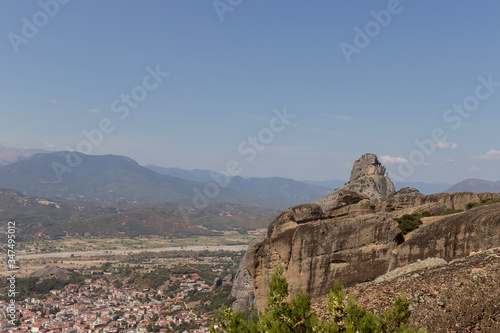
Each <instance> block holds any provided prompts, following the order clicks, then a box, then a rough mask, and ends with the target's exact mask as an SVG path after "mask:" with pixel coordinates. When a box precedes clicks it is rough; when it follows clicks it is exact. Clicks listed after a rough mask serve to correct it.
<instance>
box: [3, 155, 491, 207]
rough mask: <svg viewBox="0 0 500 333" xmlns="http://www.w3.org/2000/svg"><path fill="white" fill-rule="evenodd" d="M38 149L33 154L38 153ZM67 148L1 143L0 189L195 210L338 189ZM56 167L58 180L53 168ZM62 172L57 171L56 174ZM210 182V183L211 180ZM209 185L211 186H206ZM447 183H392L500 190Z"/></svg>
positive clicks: (278, 201) (276, 203)
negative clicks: (76, 156)
mask: <svg viewBox="0 0 500 333" xmlns="http://www.w3.org/2000/svg"><path fill="white" fill-rule="evenodd" d="M37 152H38V153H37ZM68 154H69V153H68V152H47V151H43V150H33V149H26V150H25V149H16V148H8V147H4V146H0V161H3V163H4V164H6V165H2V166H0V188H11V189H14V190H17V191H20V192H22V193H23V194H25V195H29V196H40V197H45V198H58V200H61V199H64V200H70V202H78V201H89V202H94V203H98V204H102V203H104V204H112V203H115V202H119V201H127V202H129V203H132V204H144V203H154V202H156V203H159V202H176V203H182V204H184V205H187V206H188V207H193V206H194V203H196V204H197V207H198V208H199V206H200V205H202V204H207V203H209V202H219V203H232V204H238V205H243V206H245V207H259V208H265V209H275V210H276V209H277V210H282V209H285V208H288V207H291V206H294V205H297V204H301V203H308V202H314V201H316V200H318V199H320V198H322V197H324V196H326V195H327V194H329V193H330V192H331V191H333V190H334V189H336V188H339V187H342V186H343V185H344V184H345V183H346V182H345V181H343V180H339V179H336V180H330V181H303V182H301V181H296V180H293V179H288V178H281V177H267V178H243V177H239V176H237V177H232V178H231V179H230V180H229V181H228V183H227V184H226V183H224V184H222V185H221V186H217V185H215V183H214V178H218V179H225V177H224V176H223V175H222V174H220V173H218V172H214V171H210V170H200V169H194V170H186V169H181V168H164V167H159V166H155V165H148V166H147V167H144V166H141V165H139V164H138V163H137V162H135V161H134V160H132V159H130V158H128V157H125V156H117V155H83V154H80V156H81V157H82V160H81V163H80V164H79V165H78V166H75V165H73V166H71V165H68V156H69V155H68ZM54 163H55V164H56V165H58V166H59V168H61V167H62V169H60V173H62V178H61V179H58V176H57V175H56V172H54ZM61 170H62V172H61ZM210 183H211V184H210ZM207 184H210V185H207ZM452 185H453V184H448V183H439V184H429V183H425V182H396V183H395V186H396V189H400V188H402V187H414V188H417V189H418V190H419V191H420V192H422V193H423V194H432V193H439V192H445V191H446V192H450V191H451V192H455V191H473V192H484V191H492V192H500V189H499V188H498V186H500V183H494V182H488V181H481V180H466V181H464V182H461V183H459V184H456V185H453V186H452Z"/></svg>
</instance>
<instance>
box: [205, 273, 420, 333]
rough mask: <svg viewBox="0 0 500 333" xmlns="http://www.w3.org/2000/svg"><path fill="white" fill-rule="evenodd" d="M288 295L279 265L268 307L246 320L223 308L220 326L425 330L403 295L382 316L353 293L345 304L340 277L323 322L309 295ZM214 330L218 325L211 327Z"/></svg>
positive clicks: (346, 332)
mask: <svg viewBox="0 0 500 333" xmlns="http://www.w3.org/2000/svg"><path fill="white" fill-rule="evenodd" d="M287 299H288V282H287V281H286V279H285V276H284V274H283V267H282V266H281V265H279V266H278V267H277V268H276V270H275V271H274V274H273V276H272V278H271V281H270V282H269V295H268V297H267V308H266V309H265V311H264V313H263V314H261V315H260V316H259V317H258V318H257V319H253V320H251V321H246V320H245V319H244V318H243V315H242V314H241V312H233V311H232V310H231V309H230V308H224V309H223V310H222V311H221V313H220V314H219V317H218V320H219V327H220V329H222V330H224V331H226V332H228V333H264V332H265V333H295V332H297V333H310V332H318V333H320V332H324V333H355V332H359V333H379V332H380V333H382V332H384V333H386V332H387V333H391V332H392V333H424V332H425V330H424V329H419V330H418V331H415V330H414V329H413V328H412V327H410V326H409V323H410V322H411V311H410V310H409V308H408V302H407V301H406V299H404V298H401V297H400V298H398V299H397V300H396V302H395V303H394V307H393V308H391V309H388V310H387V311H385V312H384V314H383V316H382V317H380V316H378V315H376V314H373V313H371V312H369V311H367V310H366V309H365V308H363V307H360V306H359V305H357V304H356V301H355V299H354V297H353V296H351V297H350V298H349V299H348V301H347V306H346V305H345V304H346V301H345V299H346V292H345V289H344V287H343V286H342V285H340V283H338V281H337V282H336V283H335V286H334V290H332V291H331V292H330V295H329V297H328V311H329V312H330V315H331V318H330V319H329V320H325V321H322V322H320V321H319V320H318V317H317V315H316V314H315V313H314V312H313V311H312V310H311V299H310V297H309V295H307V294H305V293H304V292H302V291H301V290H299V292H298V293H297V294H296V295H295V296H293V297H292V298H291V300H290V301H287ZM210 332H212V333H215V332H217V329H215V328H214V327H211V328H210Z"/></svg>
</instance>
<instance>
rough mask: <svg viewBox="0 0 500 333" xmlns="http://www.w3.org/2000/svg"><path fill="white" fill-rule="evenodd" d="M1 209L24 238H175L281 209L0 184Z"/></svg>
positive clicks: (245, 224) (262, 219) (0, 221)
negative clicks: (82, 199) (69, 195)
mask: <svg viewBox="0 0 500 333" xmlns="http://www.w3.org/2000/svg"><path fill="white" fill-rule="evenodd" d="M0 212H1V214H0V227H1V228H3V230H5V228H4V227H5V226H6V225H7V222H8V221H16V228H18V232H17V235H18V236H19V237H20V238H21V239H26V238H30V237H37V238H40V237H42V238H43V237H47V238H57V237H60V236H66V235H78V236H85V235H88V236H126V237H135V236H139V235H159V236H165V237H167V236H168V237H174V238H175V237H186V236H193V235H212V234H214V233H217V232H218V231H224V230H234V229H239V230H251V229H256V228H263V227H267V226H268V225H269V223H270V222H271V221H272V219H273V218H274V216H275V215H276V214H277V213H278V211H276V210H269V209H263V208H255V207H246V206H243V205H238V204H230V203H210V204H209V205H208V206H207V207H205V208H203V209H192V210H191V211H189V212H188V213H187V214H186V212H185V211H183V209H182V208H181V207H180V206H179V205H178V204H175V203H161V204H147V205H142V206H133V205H128V204H126V203H125V202H121V204H119V205H116V204H113V205H106V206H100V205H92V204H87V205H81V204H78V205H74V204H71V203H66V202H59V201H52V200H48V199H45V198H41V197H28V196H25V195H23V194H21V193H20V192H18V191H14V190H10V189H0ZM186 217H187V218H186Z"/></svg>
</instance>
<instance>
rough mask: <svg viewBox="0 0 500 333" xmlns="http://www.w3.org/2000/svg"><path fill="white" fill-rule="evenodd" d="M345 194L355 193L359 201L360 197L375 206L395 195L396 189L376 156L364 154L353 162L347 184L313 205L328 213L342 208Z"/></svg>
mask: <svg viewBox="0 0 500 333" xmlns="http://www.w3.org/2000/svg"><path fill="white" fill-rule="evenodd" d="M346 192H349V193H352V192H356V193H358V195H359V197H360V199H361V196H362V197H365V198H366V199H368V200H369V201H370V202H371V203H374V204H377V203H379V202H382V201H384V200H386V199H388V198H389V197H390V196H392V195H393V194H394V193H396V188H395V187H394V184H393V183H392V181H391V180H390V178H389V176H388V175H386V170H385V167H384V166H383V165H382V164H381V163H380V162H379V160H378V158H377V155H375V154H364V155H363V156H361V157H360V158H359V160H357V161H356V162H354V165H353V167H352V170H351V178H350V179H349V182H348V183H347V184H346V185H345V186H344V187H342V188H340V189H337V190H335V191H333V192H332V193H330V194H329V195H327V196H326V197H324V198H322V199H320V200H318V201H316V202H315V203H316V204H318V205H320V206H321V208H322V209H323V211H324V212H325V213H328V212H330V211H332V210H336V209H338V208H341V207H342V206H343V203H342V200H343V199H342V198H343V197H344V196H345V193H346Z"/></svg>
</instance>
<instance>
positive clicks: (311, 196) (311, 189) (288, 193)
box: [146, 165, 331, 207]
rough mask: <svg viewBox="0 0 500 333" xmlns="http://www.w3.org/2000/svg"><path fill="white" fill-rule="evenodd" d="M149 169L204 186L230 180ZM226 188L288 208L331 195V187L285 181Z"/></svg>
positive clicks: (241, 182) (236, 181)
mask: <svg viewBox="0 0 500 333" xmlns="http://www.w3.org/2000/svg"><path fill="white" fill-rule="evenodd" d="M146 167H147V168H149V169H151V170H154V171H156V172H158V173H160V174H163V175H169V176H173V177H178V178H182V179H186V180H192V181H197V182H202V183H213V182H214V181H215V179H223V180H225V179H226V177H224V175H222V174H221V173H218V172H215V171H210V170H200V169H194V170H185V169H180V168H162V167H159V166H155V165H148V166H146ZM225 188H227V189H231V190H235V191H238V192H241V193H245V194H247V195H251V196H256V197H261V198H266V199H270V200H279V201H281V202H284V203H286V205H287V206H288V207H291V206H295V205H298V204H301V203H306V202H313V201H316V200H318V199H321V198H322V197H324V196H325V195H327V194H328V193H330V192H331V190H330V189H329V188H327V187H323V186H320V185H311V184H307V183H305V182H299V181H296V180H293V179H289V178H281V177H267V178H254V177H252V178H243V177H239V176H236V177H232V178H231V179H230V180H229V182H228V183H227V185H225Z"/></svg>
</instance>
